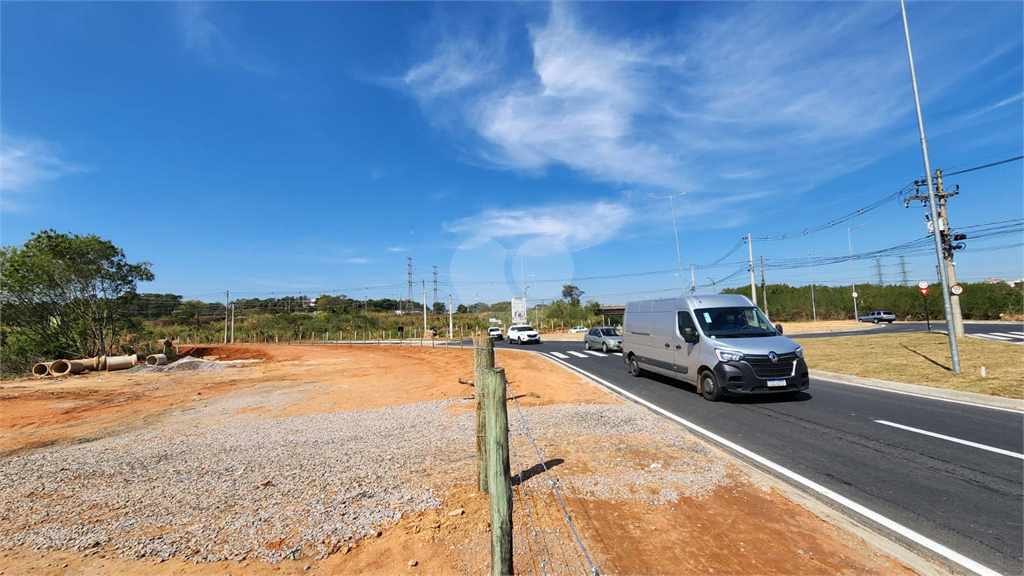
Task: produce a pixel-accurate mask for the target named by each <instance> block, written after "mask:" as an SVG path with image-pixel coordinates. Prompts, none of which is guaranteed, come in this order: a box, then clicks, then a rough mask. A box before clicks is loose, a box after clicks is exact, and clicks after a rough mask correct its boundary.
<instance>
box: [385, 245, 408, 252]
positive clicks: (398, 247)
mask: <svg viewBox="0 0 1024 576" xmlns="http://www.w3.org/2000/svg"><path fill="white" fill-rule="evenodd" d="M405 251H406V249H405V248H402V247H400V246H392V247H390V248H388V252H405Z"/></svg>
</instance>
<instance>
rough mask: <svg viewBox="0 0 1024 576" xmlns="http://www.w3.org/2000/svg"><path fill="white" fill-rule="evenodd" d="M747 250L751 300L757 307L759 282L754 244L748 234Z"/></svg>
mask: <svg viewBox="0 0 1024 576" xmlns="http://www.w3.org/2000/svg"><path fill="white" fill-rule="evenodd" d="M747 249H748V251H749V252H750V299H751V300H753V301H754V306H757V281H756V280H754V243H753V242H752V241H751V238H750V234H747Z"/></svg>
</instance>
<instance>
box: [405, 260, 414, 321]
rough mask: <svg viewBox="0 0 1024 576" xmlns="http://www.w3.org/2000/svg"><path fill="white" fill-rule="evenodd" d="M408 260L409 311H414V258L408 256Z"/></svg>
mask: <svg viewBox="0 0 1024 576" xmlns="http://www.w3.org/2000/svg"><path fill="white" fill-rule="evenodd" d="M406 260H408V261H409V311H410V312H411V311H412V306H413V302H414V300H413V299H412V257H411V256H406Z"/></svg>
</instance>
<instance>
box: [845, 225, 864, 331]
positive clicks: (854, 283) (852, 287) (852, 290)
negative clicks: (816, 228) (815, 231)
mask: <svg viewBox="0 0 1024 576" xmlns="http://www.w3.org/2000/svg"><path fill="white" fill-rule="evenodd" d="M867 225H868V223H867V222H864V223H863V224H858V225H856V226H851V227H850V228H847V229H846V244H847V246H848V247H849V248H850V294H851V295H852V296H853V321H854V322H857V321H858V320H857V296H856V294H857V281H856V279H855V278H854V276H853V241H851V240H850V231H851V230H853V229H855V228H860V227H861V226H867Z"/></svg>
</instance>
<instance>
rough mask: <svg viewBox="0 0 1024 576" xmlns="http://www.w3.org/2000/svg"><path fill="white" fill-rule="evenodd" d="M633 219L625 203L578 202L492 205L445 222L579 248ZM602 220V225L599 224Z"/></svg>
mask: <svg viewBox="0 0 1024 576" xmlns="http://www.w3.org/2000/svg"><path fill="white" fill-rule="evenodd" d="M632 219H633V211H632V210H631V209H630V208H629V207H628V206H627V205H625V204H618V203H613V202H597V203H575V204H561V205H551V206H538V207H531V208H524V209H513V210H499V209H489V210H484V211H483V212H481V213H479V214H476V215H474V216H470V217H468V218H461V219H459V220H456V221H455V222H452V223H451V224H446V225H445V230H447V231H448V232H453V233H456V234H463V235H468V236H475V237H482V238H511V239H519V238H525V237H532V236H541V237H546V238H551V239H554V240H558V241H559V242H561V243H562V244H564V245H566V246H568V247H569V248H570V249H573V250H579V249H582V248H587V247H590V246H595V245H598V244H602V243H604V242H607V241H608V240H610V239H612V238H614V237H615V236H616V235H617V233H618V232H619V231H620V230H621V229H622V228H623V227H624V226H625V225H626V224H628V223H629V222H630V221H631V220H632ZM595 222H599V223H600V225H595Z"/></svg>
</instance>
